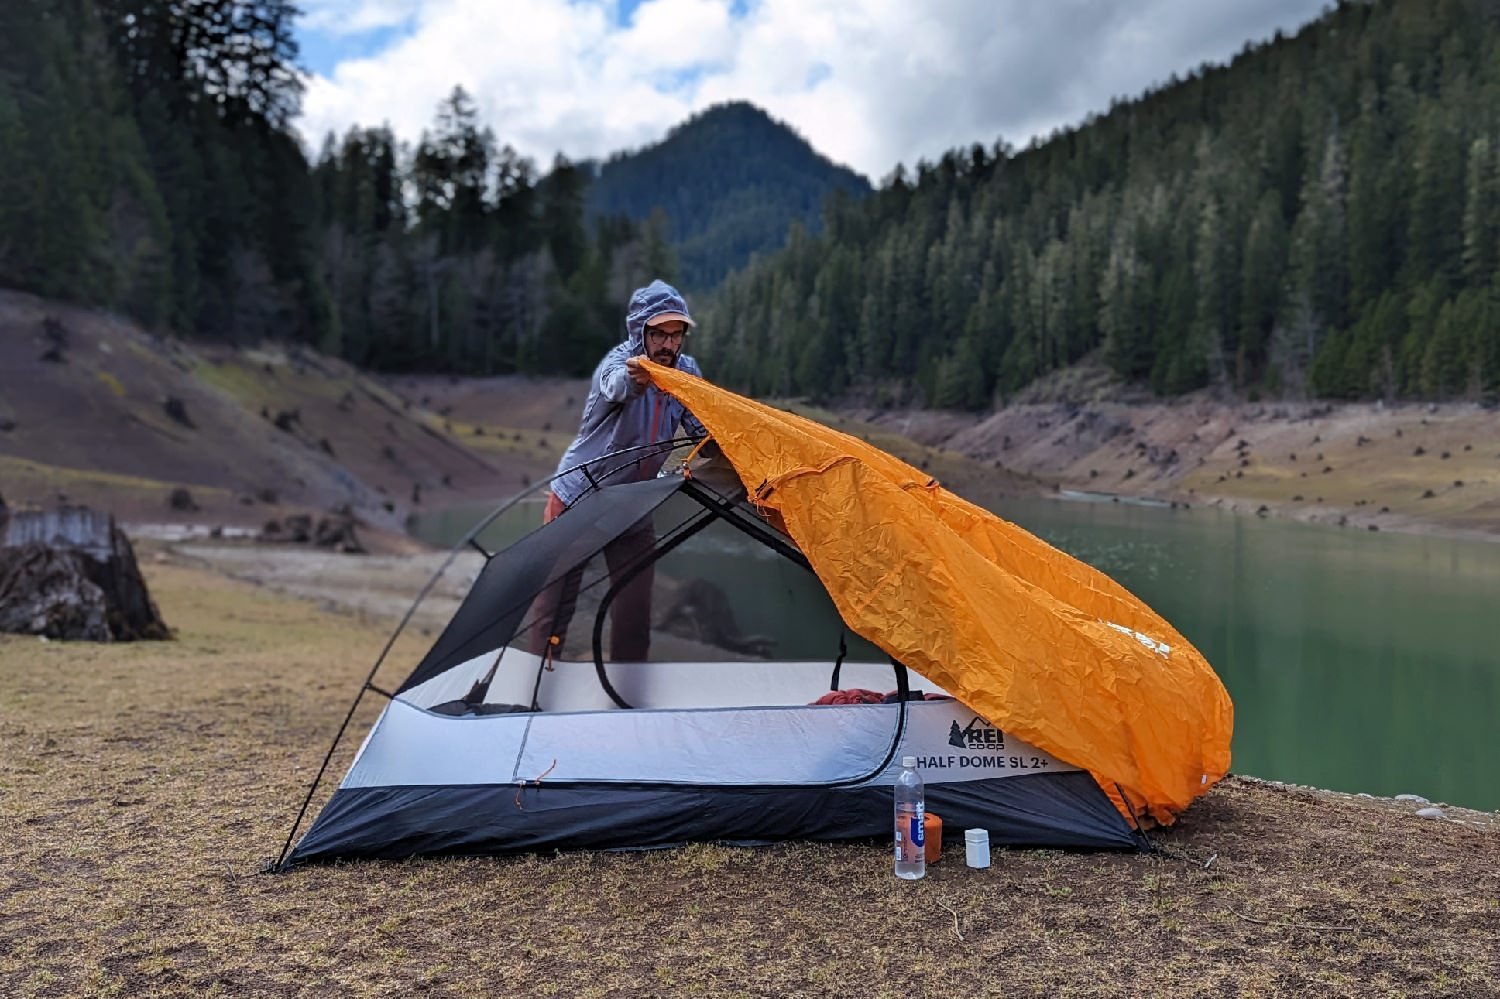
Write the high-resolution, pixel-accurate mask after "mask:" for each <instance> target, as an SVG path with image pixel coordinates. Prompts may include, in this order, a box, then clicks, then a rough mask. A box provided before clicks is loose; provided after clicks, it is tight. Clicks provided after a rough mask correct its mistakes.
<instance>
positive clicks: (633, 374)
mask: <svg viewBox="0 0 1500 999" xmlns="http://www.w3.org/2000/svg"><path fill="white" fill-rule="evenodd" d="M625 370H626V372H627V373H628V374H629V375H630V380H631V381H633V382H635V383H636V384H637V385H650V384H651V372H649V371H647V370H646V369H645V367H644V366H643V365H642V364H641V359H640V358H639V357H627V358H626V359H625Z"/></svg>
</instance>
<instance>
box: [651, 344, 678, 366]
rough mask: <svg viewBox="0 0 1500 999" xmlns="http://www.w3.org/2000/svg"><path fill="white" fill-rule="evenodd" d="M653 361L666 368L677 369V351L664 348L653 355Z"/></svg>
mask: <svg viewBox="0 0 1500 999" xmlns="http://www.w3.org/2000/svg"><path fill="white" fill-rule="evenodd" d="M651 360H653V361H655V362H656V363H657V364H660V365H661V366H663V367H666V368H675V367H677V351H675V350H667V349H666V348H662V349H661V350H658V351H656V352H655V353H654V354H652V355H651Z"/></svg>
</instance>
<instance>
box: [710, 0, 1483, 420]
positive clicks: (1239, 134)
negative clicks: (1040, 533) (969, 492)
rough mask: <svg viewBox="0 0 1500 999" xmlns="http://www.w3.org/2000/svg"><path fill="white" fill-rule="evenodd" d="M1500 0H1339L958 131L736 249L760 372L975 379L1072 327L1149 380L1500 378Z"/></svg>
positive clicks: (740, 298) (929, 397)
mask: <svg viewBox="0 0 1500 999" xmlns="http://www.w3.org/2000/svg"><path fill="white" fill-rule="evenodd" d="M1497 265H1500V6H1497V5H1496V4H1494V3H1493V2H1490V0H1383V2H1344V3H1340V4H1339V5H1338V6H1337V8H1336V9H1333V10H1331V11H1329V12H1328V13H1327V14H1326V15H1325V16H1324V17H1323V18H1321V19H1320V20H1319V21H1317V22H1315V23H1314V24H1312V25H1310V26H1308V27H1307V28H1305V29H1304V30H1302V31H1300V32H1299V33H1298V34H1297V35H1296V36H1295V37H1290V38H1288V37H1281V36H1278V37H1276V38H1275V39H1274V40H1272V41H1270V42H1268V43H1265V44H1262V45H1258V46H1254V47H1249V48H1247V49H1246V50H1245V51H1244V52H1243V53H1241V55H1240V56H1239V57H1238V58H1236V59H1235V60H1234V61H1233V63H1232V64H1231V65H1230V66H1227V67H1219V68H1210V69H1205V70H1203V71H1200V72H1196V73H1194V74H1193V75H1192V76H1190V77H1189V78H1188V79H1186V80H1177V79H1173V80H1171V81H1169V82H1167V83H1166V84H1164V85H1162V86H1161V87H1159V88H1157V89H1155V90H1153V91H1152V92H1150V93H1148V94H1146V95H1144V96H1143V97H1141V98H1140V99H1138V100H1130V101H1119V102H1116V103H1115V104H1114V105H1113V106H1112V107H1111V108H1109V110H1108V111H1107V112H1106V113H1104V114H1101V115H1100V116H1098V117H1096V118H1093V119H1091V120H1089V121H1087V122H1085V123H1083V124H1082V125H1081V126H1079V127H1077V128H1075V129H1071V130H1069V131H1067V132H1064V133H1061V134H1058V135H1055V136H1053V137H1052V138H1051V139H1050V140H1049V141H1046V142H1043V143H1035V144H1033V145H1032V146H1031V147H1029V148H1027V149H1025V150H1022V151H1016V150H1013V149H1012V148H1010V147H1009V146H1008V145H1006V144H1004V143H1003V142H1001V143H997V144H995V145H993V146H980V145H975V146H974V147H972V148H971V149H967V150H955V151H952V152H950V153H948V154H946V155H945V156H943V157H942V158H941V160H939V162H937V163H928V164H922V165H921V166H920V167H919V169H918V170H917V172H916V176H915V177H908V176H905V175H903V174H900V173H898V174H897V176H896V177H895V178H894V180H893V181H892V182H891V183H889V184H887V185H886V186H885V187H884V188H883V189H882V190H881V191H880V192H879V193H878V194H876V195H875V196H874V197H872V198H871V199H868V200H867V201H865V202H863V203H861V204H847V203H846V204H840V205H838V206H836V207H835V209H834V210H833V211H832V212H831V214H830V215H829V217H828V220H827V227H826V230H825V232H824V234H823V235H821V236H811V235H808V234H806V233H794V234H793V237H792V239H791V241H790V246H789V248H788V249H787V250H786V251H785V252H783V253H781V254H779V255H777V256H774V257H771V258H768V259H765V260H763V261H761V262H760V264H759V265H758V266H756V267H754V268H752V269H750V270H749V271H748V272H746V273H742V274H740V275H737V276H735V277H732V278H731V279H730V280H729V281H728V282H727V283H726V285H725V286H724V287H723V288H722V289H721V291H720V292H719V294H718V295H717V296H716V301H715V306H714V309H713V311H712V313H711V315H710V316H709V317H708V318H709V320H710V321H709V322H708V323H706V324H705V331H704V335H703V336H702V337H701V338H700V345H699V351H700V354H702V353H706V354H707V355H708V357H707V361H708V363H709V365H711V370H712V371H713V372H714V373H715V374H716V376H717V377H720V378H725V379H728V380H731V381H734V382H737V383H738V384H739V385H740V386H741V387H743V388H747V389H749V390H751V391H753V392H763V393H778V394H790V393H808V394H829V393H839V392H843V391H847V390H851V389H853V390H859V391H863V392H865V393H866V394H869V393H871V392H874V393H875V394H877V395H879V396H880V397H883V398H894V397H897V396H904V397H905V398H906V399H908V400H915V401H918V402H926V403H929V404H935V405H939V406H951V407H983V406H986V405H989V404H990V403H991V401H992V400H993V399H994V398H995V396H996V394H997V393H998V394H999V395H1001V396H1004V395H1005V394H1008V393H1010V392H1013V391H1014V390H1016V389H1019V388H1020V387H1022V386H1024V385H1026V384H1027V383H1028V382H1030V381H1032V380H1033V379H1035V378H1037V377H1038V376H1040V375H1042V374H1045V373H1047V372H1049V371H1052V370H1054V369H1057V368H1060V367H1064V366H1066V365H1069V364H1072V363H1073V362H1075V361H1078V360H1079V359H1080V358H1083V357H1084V356H1085V355H1090V354H1094V355H1096V356H1099V357H1102V358H1103V359H1104V360H1106V361H1107V363H1108V364H1109V365H1110V366H1111V367H1113V369H1114V370H1115V371H1116V372H1118V373H1119V374H1120V375H1122V376H1124V377H1126V378H1129V379H1136V380H1140V381H1143V382H1145V383H1148V384H1149V385H1150V386H1151V387H1153V388H1154V389H1155V390H1157V391H1158V392H1160V393H1163V394H1176V393H1181V392H1185V391H1188V390H1191V389H1196V388H1199V387H1202V386H1221V387H1224V388H1226V389H1232V390H1237V391H1239V392H1242V393H1245V394H1249V395H1251V396H1254V395H1258V394H1269V395H1273V396H1274V395H1281V394H1285V393H1298V392H1303V391H1306V392H1310V393H1313V394H1320V395H1325V396H1332V397H1345V398H1356V397H1366V398H1374V397H1399V396H1422V397H1482V398H1485V399H1493V398H1495V397H1496V395H1497V393H1500V303H1497V300H1500V273H1497Z"/></svg>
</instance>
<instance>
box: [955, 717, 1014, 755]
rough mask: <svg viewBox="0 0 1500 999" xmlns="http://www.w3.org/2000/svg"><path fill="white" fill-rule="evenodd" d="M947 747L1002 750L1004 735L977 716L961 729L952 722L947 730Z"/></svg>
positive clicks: (956, 723)
mask: <svg viewBox="0 0 1500 999" xmlns="http://www.w3.org/2000/svg"><path fill="white" fill-rule="evenodd" d="M948 745H950V746H953V747H954V748H956V749H1004V748H1005V733H1004V732H1002V731H1000V730H999V729H998V728H995V727H993V726H992V725H989V724H988V723H986V722H985V720H984V719H983V718H980V717H979V716H978V715H976V716H975V717H974V720H973V721H971V722H969V724H967V725H965V726H964V727H963V728H959V727H958V722H953V723H952V727H951V728H949V729H948Z"/></svg>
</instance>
